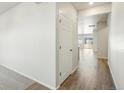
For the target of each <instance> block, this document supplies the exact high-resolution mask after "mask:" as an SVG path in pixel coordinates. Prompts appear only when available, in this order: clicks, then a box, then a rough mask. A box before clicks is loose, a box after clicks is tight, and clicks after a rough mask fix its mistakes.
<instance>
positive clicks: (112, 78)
mask: <svg viewBox="0 0 124 93" xmlns="http://www.w3.org/2000/svg"><path fill="white" fill-rule="evenodd" d="M108 66H109V69H110V73H111V75H112V79H113V82H114V84H115V88H116V89H118V87H117V83H116V81H115V78H114V75H113V71H112V69H111V66H110V64H109V62H108Z"/></svg>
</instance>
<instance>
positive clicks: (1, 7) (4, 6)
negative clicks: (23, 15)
mask: <svg viewBox="0 0 124 93" xmlns="http://www.w3.org/2000/svg"><path fill="white" fill-rule="evenodd" d="M17 4H18V3H17V2H0V14H1V13H3V12H5V11H7V10H8V9H9V8H12V7H13V6H15V5H17Z"/></svg>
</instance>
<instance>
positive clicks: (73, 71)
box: [70, 64, 79, 75]
mask: <svg viewBox="0 0 124 93" xmlns="http://www.w3.org/2000/svg"><path fill="white" fill-rule="evenodd" d="M78 67H79V64H78V65H77V66H76V67H75V68H74V69H73V70H72V72H71V74H73V73H74V72H75V71H76V70H77V69H78ZM71 74H70V75H71Z"/></svg>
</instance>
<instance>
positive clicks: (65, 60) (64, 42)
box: [59, 15, 73, 84]
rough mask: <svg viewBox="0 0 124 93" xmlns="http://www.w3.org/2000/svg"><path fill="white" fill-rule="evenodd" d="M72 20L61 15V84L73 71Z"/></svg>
mask: <svg viewBox="0 0 124 93" xmlns="http://www.w3.org/2000/svg"><path fill="white" fill-rule="evenodd" d="M72 28H73V27H72V20H71V19H69V18H67V17H65V16H63V15H59V70H60V84H61V83H62V82H63V81H64V80H65V79H66V78H67V77H68V76H69V75H70V73H71V70H72Z"/></svg>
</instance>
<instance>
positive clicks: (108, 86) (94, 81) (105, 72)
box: [59, 49, 115, 90]
mask: <svg viewBox="0 0 124 93" xmlns="http://www.w3.org/2000/svg"><path fill="white" fill-rule="evenodd" d="M59 89H60V90H113V89H115V85H114V82H113V79H112V76H111V73H110V70H109V67H108V64H107V60H97V58H96V56H95V54H94V53H93V51H92V49H84V50H83V49H82V50H80V64H79V68H78V69H77V70H76V71H75V72H74V73H73V74H72V75H71V76H70V77H69V78H68V79H66V80H65V81H64V83H63V84H62V85H61V86H60V88H59Z"/></svg>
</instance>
